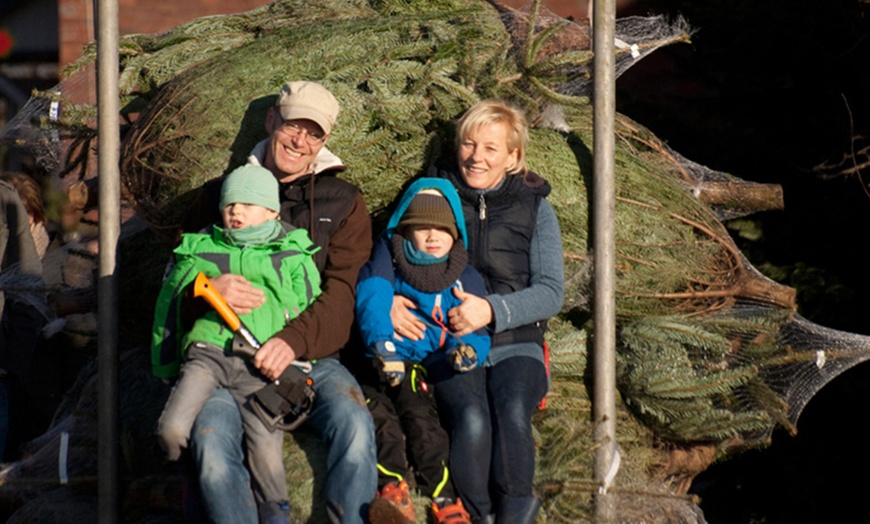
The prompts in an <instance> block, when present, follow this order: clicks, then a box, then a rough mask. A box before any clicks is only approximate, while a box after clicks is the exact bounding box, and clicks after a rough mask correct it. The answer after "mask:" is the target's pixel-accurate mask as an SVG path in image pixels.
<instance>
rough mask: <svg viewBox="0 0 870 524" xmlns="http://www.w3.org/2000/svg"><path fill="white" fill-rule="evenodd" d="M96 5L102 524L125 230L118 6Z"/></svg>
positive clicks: (109, 515)
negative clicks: (119, 264)
mask: <svg viewBox="0 0 870 524" xmlns="http://www.w3.org/2000/svg"><path fill="white" fill-rule="evenodd" d="M96 1H97V17H96V22H97V31H96V34H97V118H98V121H97V132H98V134H99V140H98V152H99V155H98V158H99V175H98V178H99V180H98V191H99V213H100V218H99V221H100V227H99V229H100V253H99V279H98V283H97V293H98V298H97V308H98V315H99V316H98V319H97V320H98V323H99V324H98V337H97V340H98V350H97V363H98V369H99V376H100V385H99V397H98V403H99V404H98V408H97V417H98V419H97V421H98V424H99V430H98V442H99V445H98V453H99V456H98V460H97V478H98V486H99V489H98V491H99V500H98V503H99V508H98V509H99V522H100V523H103V524H114V523H116V522H118V521H119V516H120V502H119V501H120V496H119V487H120V486H119V484H120V482H119V474H118V471H119V464H120V455H121V453H120V451H121V448H120V437H119V427H120V422H119V419H120V417H119V409H118V392H119V389H120V387H119V384H120V380H119V378H120V376H119V368H120V359H119V358H118V348H117V346H118V299H117V287H118V286H117V263H116V254H117V248H118V238H119V237H120V229H121V226H120V224H121V213H120V209H121V206H120V173H119V169H118V165H119V162H118V161H119V157H120V127H119V124H120V117H119V101H118V1H117V0H96Z"/></svg>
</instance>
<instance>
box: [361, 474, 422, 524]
mask: <svg viewBox="0 0 870 524" xmlns="http://www.w3.org/2000/svg"><path fill="white" fill-rule="evenodd" d="M415 520H416V517H415V516H414V504H413V503H412V502H411V490H410V489H409V488H408V483H407V482H405V481H404V480H402V481H401V482H399V483H398V484H396V483H395V482H390V483H389V484H387V485H386V486H384V487H383V488H381V491H380V493H378V496H377V497H375V500H373V501H372V504H371V506H370V507H369V522H371V524H409V523H413V522H414V521H415Z"/></svg>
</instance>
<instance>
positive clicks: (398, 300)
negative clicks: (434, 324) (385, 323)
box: [390, 295, 426, 340]
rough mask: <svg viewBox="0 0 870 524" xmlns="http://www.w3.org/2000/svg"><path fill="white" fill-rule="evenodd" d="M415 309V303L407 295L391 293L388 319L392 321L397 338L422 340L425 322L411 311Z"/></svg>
mask: <svg viewBox="0 0 870 524" xmlns="http://www.w3.org/2000/svg"><path fill="white" fill-rule="evenodd" d="M412 309H417V304H415V303H414V301H413V300H411V299H409V298H408V297H403V296H402V295H393V307H391V308H390V320H392V321H393V331H395V333H396V337H397V338H398V339H399V340H403V338H402V337H404V338H407V339H410V340H422V339H423V331H424V330H425V329H426V324H424V323H423V321H422V320H420V319H419V318H418V317H417V315H415V314H414V313H412V312H411V310H412Z"/></svg>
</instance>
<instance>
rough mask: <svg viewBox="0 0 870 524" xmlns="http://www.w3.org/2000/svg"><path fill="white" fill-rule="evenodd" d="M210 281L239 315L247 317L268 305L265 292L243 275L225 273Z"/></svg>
mask: <svg viewBox="0 0 870 524" xmlns="http://www.w3.org/2000/svg"><path fill="white" fill-rule="evenodd" d="M209 280H210V281H211V285H212V286H213V287H214V288H215V290H217V292H218V293H220V294H221V296H222V297H224V300H226V301H227V304H229V306H230V307H231V308H232V309H233V311H235V312H236V314H237V315H246V314H248V313H250V312H251V310H252V309H257V308H258V307H260V306H262V305H263V304H265V303H266V294H265V293H263V290H262V289H260V288H256V287H254V286H252V285H251V283H250V282H248V280H247V279H246V278H245V277H243V276H241V275H233V274H230V273H224V274H223V275H218V276H216V277H214V278H210V279H209Z"/></svg>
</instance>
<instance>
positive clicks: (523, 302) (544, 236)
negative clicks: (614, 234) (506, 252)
mask: <svg viewBox="0 0 870 524" xmlns="http://www.w3.org/2000/svg"><path fill="white" fill-rule="evenodd" d="M529 253H530V255H529V258H530V260H529V267H530V270H531V284H530V285H529V287H527V288H525V289H522V290H520V291H516V292H514V293H510V294H508V295H488V296H486V297H485V298H486V300H487V301H488V302H489V303H490V305H491V306H492V311H493V316H494V322H493V324H494V326H495V332H496V333H500V332H502V331H504V330H506V329H510V328H515V327H519V326H522V325H525V324H531V323H533V322H537V321H540V320H546V319H548V318H550V317H552V316H554V315H556V314H557V313H559V311H560V310H561V309H562V300H563V298H564V295H565V278H564V274H565V269H564V266H563V264H562V234H561V232H560V231H559V221H558V220H557V218H556V212H555V211H554V210H553V206H551V205H550V203H549V202H547V201H546V200H543V199H542V200H541V204H540V206H539V207H538V217H537V221H536V222H535V230H534V232H533V234H532V239H531V246H530V249H529ZM517 356H524V357H532V358H534V359H536V360H539V361H541V362H543V361H544V354H543V351H542V349H541V346H539V345H538V344H536V343H534V342H522V343H518V344H505V345H501V346H495V347H493V348H492V351H491V352H490V354H489V358H487V360H486V364H485V365H487V366H494V365H496V364H498V363H499V362H501V361H502V360H505V359H507V358H510V357H517Z"/></svg>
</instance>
